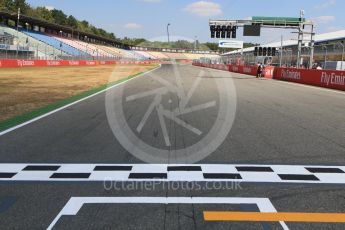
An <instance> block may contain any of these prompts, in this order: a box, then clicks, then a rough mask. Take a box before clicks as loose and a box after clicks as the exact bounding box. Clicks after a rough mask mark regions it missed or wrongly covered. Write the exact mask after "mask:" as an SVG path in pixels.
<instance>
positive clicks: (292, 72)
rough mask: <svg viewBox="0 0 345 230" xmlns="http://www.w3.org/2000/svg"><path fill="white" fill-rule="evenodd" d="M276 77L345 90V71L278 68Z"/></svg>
mask: <svg viewBox="0 0 345 230" xmlns="http://www.w3.org/2000/svg"><path fill="white" fill-rule="evenodd" d="M274 79H277V80H282V81H290V82H296V83H301V84H306V85H313V86H319V87H323V88H330V89H338V90H343V91H345V71H337V70H314V69H292V68H276V69H275V71H274Z"/></svg>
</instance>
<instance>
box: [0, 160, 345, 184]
mask: <svg viewBox="0 0 345 230" xmlns="http://www.w3.org/2000/svg"><path fill="white" fill-rule="evenodd" d="M51 165H54V166H56V167H55V168H54V167H53V169H49V167H42V166H51ZM27 166H30V167H29V170H24V168H26V167H27ZM33 166H41V167H37V168H34V169H33ZM96 166H98V167H97V168H96ZM100 166H107V167H100ZM173 166H175V167H173ZM181 166H183V167H181ZM198 166H200V167H198ZM47 168H48V169H47ZM50 168H52V167H50ZM95 168H96V169H95ZM100 168H101V169H100ZM0 181H47V182H56V181H84V182H91V181H98V182H104V181H121V182H128V181H162V182H174V181H186V182H209V181H210V182H212V181H222V182H233V181H236V182H241V183H253V182H257V183H300V184H343V185H345V166H316V165H304V166H303V165H241V164H238V165H237V164H209V165H208V164H191V165H186V164H6V163H0Z"/></svg>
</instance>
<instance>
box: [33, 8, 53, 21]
mask: <svg viewBox="0 0 345 230" xmlns="http://www.w3.org/2000/svg"><path fill="white" fill-rule="evenodd" d="M29 16H32V17H37V18H41V19H44V20H46V21H48V22H54V18H53V15H52V13H51V11H50V10H48V9H47V8H45V7H37V8H36V9H32V10H31V11H30V14H29Z"/></svg>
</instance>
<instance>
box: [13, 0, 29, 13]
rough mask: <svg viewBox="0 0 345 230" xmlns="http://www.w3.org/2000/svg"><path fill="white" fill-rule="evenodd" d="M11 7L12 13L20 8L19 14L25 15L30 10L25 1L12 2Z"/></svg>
mask: <svg viewBox="0 0 345 230" xmlns="http://www.w3.org/2000/svg"><path fill="white" fill-rule="evenodd" d="M13 7H14V9H12V11H17V10H18V8H20V12H21V14H26V13H27V12H28V10H30V9H31V7H30V5H29V4H27V3H26V1H25V0H14V1H13Z"/></svg>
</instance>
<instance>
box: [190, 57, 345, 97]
mask: <svg viewBox="0 0 345 230" xmlns="http://www.w3.org/2000/svg"><path fill="white" fill-rule="evenodd" d="M193 65H195V66H200V67H207V68H213V69H221V70H224V68H225V67H224V66H225V65H220V64H204V63H193ZM227 70H228V71H230V72H235V73H242V74H247V75H254V76H255V75H256V70H257V67H256V66H240V65H227ZM263 74H264V77H265V78H273V79H276V80H282V81H289V82H295V83H300V84H305V85H313V86H319V87H323V88H330V89H337V90H343V91H345V71H337V70H314V69H295V68H279V67H274V66H266V67H265V69H264V73H263Z"/></svg>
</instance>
